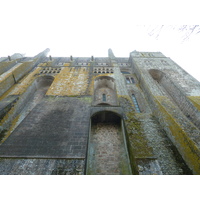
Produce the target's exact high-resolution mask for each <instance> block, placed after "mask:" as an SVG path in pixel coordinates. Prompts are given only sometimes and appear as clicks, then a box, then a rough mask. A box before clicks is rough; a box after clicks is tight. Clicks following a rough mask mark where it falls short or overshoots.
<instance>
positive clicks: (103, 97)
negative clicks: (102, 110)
mask: <svg viewBox="0 0 200 200" xmlns="http://www.w3.org/2000/svg"><path fill="white" fill-rule="evenodd" d="M102 100H103V101H104V102H106V94H102Z"/></svg>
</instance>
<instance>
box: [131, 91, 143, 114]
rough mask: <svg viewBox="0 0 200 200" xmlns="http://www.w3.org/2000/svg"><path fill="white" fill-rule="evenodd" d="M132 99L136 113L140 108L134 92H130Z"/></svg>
mask: <svg viewBox="0 0 200 200" xmlns="http://www.w3.org/2000/svg"><path fill="white" fill-rule="evenodd" d="M132 100H133V103H134V106H135V110H136V112H137V113H140V112H141V111H140V108H139V105H138V102H137V99H136V98H135V95H134V94H132Z"/></svg>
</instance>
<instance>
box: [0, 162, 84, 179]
mask: <svg viewBox="0 0 200 200" xmlns="http://www.w3.org/2000/svg"><path fill="white" fill-rule="evenodd" d="M84 166H85V161H84V160H83V159H79V160H77V159H73V160H72V159H70V160H67V159H21V158H20V159H19V158H16V159H15V158H4V159H0V174H1V175H83V174H84Z"/></svg>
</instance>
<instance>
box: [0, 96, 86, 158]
mask: <svg viewBox="0 0 200 200" xmlns="http://www.w3.org/2000/svg"><path fill="white" fill-rule="evenodd" d="M75 102H76V108H77V109H74V108H73V107H72V106H71V105H72V104H73V103H75ZM88 111H89V110H88V109H87V105H86V104H85V103H84V102H81V101H79V100H78V99H75V98H73V99H69V98H61V99H59V98H53V99H51V98H46V99H43V101H42V102H41V103H40V104H38V105H37V106H36V107H35V108H34V109H33V110H32V112H31V113H30V114H29V115H28V116H27V117H26V118H25V119H24V120H23V121H22V123H21V124H20V125H19V126H18V127H17V128H16V129H15V131H14V132H13V133H12V134H11V135H10V137H9V138H8V139H7V140H6V141H5V142H4V143H3V144H2V145H1V146H0V157H33V158H35V157H38V158H40V157H41V158H76V157H78V158H79V157H80V158H84V157H85V154H86V146H87V145H86V144H87V135H88V129H89V112H88Z"/></svg>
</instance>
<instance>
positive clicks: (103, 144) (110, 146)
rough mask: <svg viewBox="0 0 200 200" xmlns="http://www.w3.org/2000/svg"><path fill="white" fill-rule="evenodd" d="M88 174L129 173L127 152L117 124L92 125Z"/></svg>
mask: <svg viewBox="0 0 200 200" xmlns="http://www.w3.org/2000/svg"><path fill="white" fill-rule="evenodd" d="M89 148H90V149H89V152H90V153H89V156H90V158H89V159H90V161H89V166H88V168H89V169H88V174H97V175H120V174H130V173H131V172H130V169H129V163H128V157H127V152H126V149H125V146H124V141H123V137H122V133H121V128H120V125H119V124H114V123H97V124H96V125H92V129H91V134H90V145H89Z"/></svg>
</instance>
